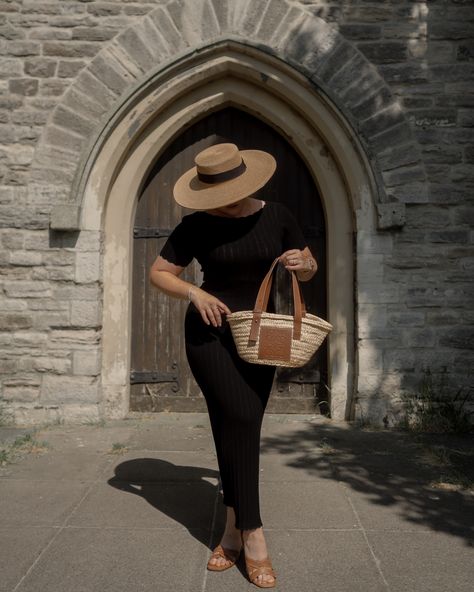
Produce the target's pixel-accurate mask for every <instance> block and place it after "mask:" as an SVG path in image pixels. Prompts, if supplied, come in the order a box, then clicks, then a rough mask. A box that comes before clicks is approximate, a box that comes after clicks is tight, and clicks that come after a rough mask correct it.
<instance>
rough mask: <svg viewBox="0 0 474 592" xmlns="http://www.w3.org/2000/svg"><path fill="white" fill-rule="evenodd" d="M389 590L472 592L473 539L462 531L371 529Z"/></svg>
mask: <svg viewBox="0 0 474 592" xmlns="http://www.w3.org/2000/svg"><path fill="white" fill-rule="evenodd" d="M367 537H368V541H369V544H370V545H371V546H372V547H373V549H374V553H375V556H376V557H377V560H378V561H379V562H380V566H381V569H382V570H383V573H384V575H385V578H386V579H387V581H388V582H389V585H390V590H394V591H397V592H398V591H400V592H402V591H404V590H416V592H445V591H446V590H453V591H454V590H455V591H456V592H471V591H472V588H473V581H474V539H472V538H470V537H468V535H467V532H466V533H465V536H462V535H461V534H460V533H458V535H455V536H453V535H452V534H450V533H443V532H435V531H433V529H427V530H426V531H425V532H410V533H407V532H383V533H382V532H368V533H367Z"/></svg>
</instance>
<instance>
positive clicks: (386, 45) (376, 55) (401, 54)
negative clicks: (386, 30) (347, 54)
mask: <svg viewBox="0 0 474 592" xmlns="http://www.w3.org/2000/svg"><path fill="white" fill-rule="evenodd" d="M357 49H359V51H361V52H362V53H363V54H364V55H365V57H366V58H367V59H368V60H369V61H370V62H372V63H373V64H390V63H396V64H398V63H400V62H404V61H405V60H407V58H408V49H407V44H406V43H404V42H398V41H386V40H384V41H381V42H378V43H372V42H362V43H358V44H357Z"/></svg>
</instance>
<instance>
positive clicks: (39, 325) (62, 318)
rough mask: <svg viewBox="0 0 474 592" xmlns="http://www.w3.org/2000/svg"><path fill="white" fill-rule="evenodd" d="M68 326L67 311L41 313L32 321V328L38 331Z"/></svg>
mask: <svg viewBox="0 0 474 592" xmlns="http://www.w3.org/2000/svg"><path fill="white" fill-rule="evenodd" d="M70 325H71V323H70V320H69V311H49V312H42V313H41V314H37V315H36V316H35V317H34V319H33V326H34V328H35V329H38V330H41V329H44V330H49V329H56V328H59V329H62V328H64V327H66V328H67V327H69V326H70Z"/></svg>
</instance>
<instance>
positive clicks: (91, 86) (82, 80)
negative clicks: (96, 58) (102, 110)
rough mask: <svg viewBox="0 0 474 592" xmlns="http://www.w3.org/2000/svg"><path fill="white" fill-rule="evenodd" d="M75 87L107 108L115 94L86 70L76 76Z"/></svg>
mask: <svg viewBox="0 0 474 592" xmlns="http://www.w3.org/2000/svg"><path fill="white" fill-rule="evenodd" d="M74 86H75V88H76V89H77V90H78V91H80V92H82V94H85V95H87V96H88V97H90V98H91V99H92V100H94V101H95V102H96V103H99V105H102V106H104V107H106V108H107V109H108V108H109V107H110V106H111V105H112V104H113V103H114V102H115V99H116V95H115V94H114V93H113V92H112V91H111V90H110V88H108V87H107V86H106V85H105V84H102V82H101V81H100V80H99V79H98V78H96V77H95V76H93V75H92V74H91V73H90V72H88V71H87V70H83V71H82V72H81V73H80V74H79V76H78V77H77V78H76V81H75V83H74Z"/></svg>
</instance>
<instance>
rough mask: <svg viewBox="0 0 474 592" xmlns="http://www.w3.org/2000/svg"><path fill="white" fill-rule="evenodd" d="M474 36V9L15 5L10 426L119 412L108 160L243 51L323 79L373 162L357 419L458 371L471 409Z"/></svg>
mask: <svg viewBox="0 0 474 592" xmlns="http://www.w3.org/2000/svg"><path fill="white" fill-rule="evenodd" d="M473 28H474V2H472V1H468V0H466V1H462V0H459V1H455V0H452V1H446V0H444V1H442V0H440V1H435V0H434V1H430V2H412V1H401V2H395V1H393V2H385V1H381V2H370V1H364V0H361V1H360V2H355V1H354V2H351V1H349V2H342V1H337V2H336V1H333V2H329V1H328V2H323V1H321V2H306V1H300V2H291V3H290V2H285V1H284V0H270V1H268V0H265V1H263V0H260V1H259V0H250V1H249V0H235V1H233V2H231V1H230V0H228V1H227V0H222V1H220V0H194V1H191V0H188V1H185V0H173V1H159V0H157V1H139V2H128V1H126V0H125V1H124V0H122V1H108V2H95V1H53V0H51V1H50V2H42V1H35V0H24V1H11V2H8V1H0V246H1V251H0V268H1V276H0V330H1V331H2V333H1V335H0V372H1V398H2V399H3V406H2V409H3V410H4V412H5V411H6V412H9V413H10V414H11V419H12V420H14V421H16V422H17V423H28V422H40V421H44V420H55V419H57V418H63V419H67V420H71V421H72V420H75V419H85V418H99V417H102V416H104V414H108V415H110V409H106V408H105V406H104V401H103V396H102V392H101V376H100V373H101V352H102V339H101V337H102V332H101V326H102V294H103V285H102V279H103V275H102V252H103V244H102V243H103V240H104V236H103V232H102V231H101V230H94V231H91V230H81V224H80V212H81V187H82V185H81V184H82V183H83V179H84V170H85V169H84V167H86V166H87V160H88V154H90V153H91V151H93V150H94V147H95V145H96V141H97V138H98V134H99V133H100V130H102V129H104V128H105V126H106V125H107V122H109V121H110V120H111V119H112V116H113V114H114V113H115V112H116V110H117V109H118V108H119V106H120V105H122V104H123V101H124V97H126V96H130V94H131V93H133V92H134V89H138V88H139V87H140V85H141V84H143V83H144V82H146V80H147V79H148V78H149V77H150V76H151V75H152V74H154V73H156V71H157V68H158V67H159V66H160V63H163V64H165V63H168V62H169V60H171V59H172V58H173V57H174V56H179V55H181V54H183V55H184V54H185V53H190V52H192V51H193V50H195V49H196V48H203V47H206V45H212V44H214V43H217V42H219V41H222V40H226V39H231V40H234V41H235V42H238V43H243V44H247V45H249V46H253V47H256V48H257V49H260V50H261V51H263V52H267V53H269V54H272V55H274V56H276V57H278V58H279V59H282V60H284V61H285V62H287V63H288V64H290V65H291V66H293V67H294V68H295V69H297V70H298V71H299V72H301V73H303V74H304V75H305V76H307V77H308V79H309V80H311V81H312V83H314V85H315V86H317V87H318V88H319V89H321V91H322V92H324V93H325V94H326V95H327V97H328V98H329V99H330V100H331V101H332V102H333V104H334V105H335V106H336V107H337V109H338V110H339V112H340V114H341V117H343V118H345V120H346V121H347V122H348V124H349V125H350V126H351V127H352V129H353V130H354V132H355V133H356V134H357V137H358V139H359V141H360V143H361V146H362V147H363V150H364V152H365V154H366V157H367V160H368V162H369V164H370V167H371V170H372V174H373V176H374V183H375V187H376V196H375V205H376V211H377V223H376V228H374V231H373V232H371V233H367V232H366V233H364V232H360V233H358V235H357V249H358V252H357V253H356V254H355V257H356V266H357V286H356V293H357V302H356V303H355V306H356V307H357V343H356V345H357V364H358V366H357V376H358V380H357V392H356V393H354V395H355V396H356V400H355V403H356V407H355V409H356V415H360V414H361V413H364V414H370V415H373V416H374V418H377V419H379V420H381V419H382V418H383V417H388V418H389V419H390V418H391V417H392V416H391V412H392V411H395V410H396V408H397V400H398V394H399V392H400V391H402V390H410V389H414V388H415V387H416V385H417V383H418V381H419V379H420V373H421V370H422V368H423V367H430V368H431V370H432V371H433V373H435V374H439V373H440V372H442V371H444V369H446V371H447V372H448V377H449V385H450V388H451V392H452V393H454V392H455V391H456V390H457V388H459V387H460V386H461V385H464V384H465V385H467V384H472V375H471V376H470V375H469V374H468V370H469V368H470V367H472V366H473V361H474V359H473V358H474V356H473V346H474V337H473V324H474V311H473V308H472V303H473V291H474V284H473V281H472V276H473V269H474V254H473V248H472V243H473V230H472V225H473V221H474V205H473V201H472V190H473V185H474V176H473V174H472V173H473V168H474V145H473V136H474V131H473V123H474V116H473V114H474V66H473V52H474V40H473V36H472V31H473ZM98 216H100V214H99V213H98ZM355 230H356V229H355Z"/></svg>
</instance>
